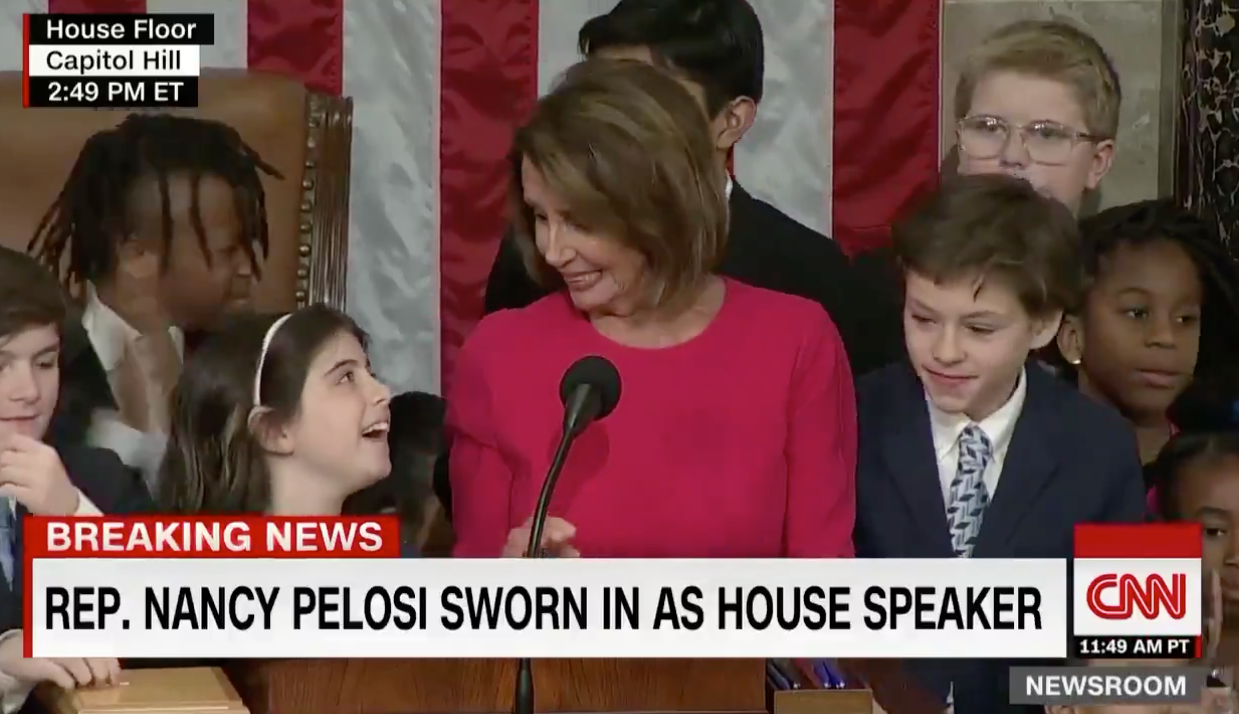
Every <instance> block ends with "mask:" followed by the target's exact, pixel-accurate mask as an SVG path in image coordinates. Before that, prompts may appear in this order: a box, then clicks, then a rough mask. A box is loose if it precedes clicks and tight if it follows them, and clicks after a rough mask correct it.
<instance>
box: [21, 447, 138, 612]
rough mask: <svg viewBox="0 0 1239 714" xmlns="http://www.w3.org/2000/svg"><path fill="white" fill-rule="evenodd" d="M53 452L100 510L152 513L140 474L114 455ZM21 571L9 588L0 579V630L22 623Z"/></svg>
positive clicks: (91, 450) (101, 451)
mask: <svg viewBox="0 0 1239 714" xmlns="http://www.w3.org/2000/svg"><path fill="white" fill-rule="evenodd" d="M56 451H57V452H58V453H59V454H60V460H61V462H62V463H63V464H64V467H65V471H66V472H67V473H68V474H69V480H71V481H72V482H73V485H75V486H77V487H78V490H80V491H81V492H82V493H83V494H85V495H86V498H89V499H90V501H91V503H94V504H95V506H96V507H98V509H99V510H100V511H103V512H104V513H110V514H115V515H126V514H131V513H152V512H154V510H155V504H154V502H153V501H152V500H151V496H150V493H149V492H148V491H147V490H146V484H144V483H143V482H142V477H141V476H139V475H138V474H137V473H136V472H134V471H133V470H132V469H129V468H127V467H126V466H125V465H124V464H123V463H121V460H120V457H118V456H117V455H116V454H114V453H112V452H111V451H108V450H106V449H96V448H92V447H88V446H58V447H57V448H56ZM25 515H26V510H25V509H24V508H22V507H20V506H19V507H18V508H17V516H18V519H19V522H20V519H21V518H22V517H24V516H25ZM21 532H22V529H21V528H20V527H19V528H18V529H17V544H16V547H17V551H18V553H19V554H20V552H21V540H22V538H21ZM21 570H22V569H21V568H18V569H17V573H16V575H15V577H14V578H13V587H12V588H10V587H9V586H8V584H7V583H5V582H4V578H0V632H5V631H7V630H12V629H16V628H19V627H21V626H22V598H21V592H22V575H23V574H22V572H21Z"/></svg>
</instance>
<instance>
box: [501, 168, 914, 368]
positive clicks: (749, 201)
mask: <svg viewBox="0 0 1239 714" xmlns="http://www.w3.org/2000/svg"><path fill="white" fill-rule="evenodd" d="M718 272H719V273H720V274H722V275H726V276H728V277H731V278H735V279H736V280H739V281H740V282H743V283H748V284H749V285H754V286H756V287H759V288H766V289H768V290H774V291H777V292H781V293H787V294H789V295H797V296H799V297H803V298H808V299H810V300H813V301H815V302H818V303H820V304H821V305H822V307H824V308H826V312H827V313H829V314H830V317H831V319H832V320H834V322H835V326H836V327H837V328H838V329H839V335H840V337H842V338H843V344H844V347H845V348H846V349H847V353H848V360H849V362H850V363H851V367H852V373H853V374H854V375H861V374H864V373H866V372H869V371H872V370H874V369H877V368H879V367H882V366H885V365H887V364H889V363H890V362H892V361H894V360H896V359H898V358H899V357H900V355H902V354H903V337H902V332H901V331H900V327H899V321H898V320H897V319H896V320H894V321H892V319H891V314H892V313H891V307H890V305H889V304H887V303H888V300H889V298H887V297H886V295H885V293H883V292H881V291H879V290H876V289H874V287H873V286H871V285H868V284H866V283H865V282H864V281H862V280H860V279H858V278H857V276H856V275H855V274H854V272H853V270H852V268H851V265H850V264H849V263H848V259H847V256H845V255H844V254H843V252H842V251H841V250H839V246H838V245H836V244H835V242H834V241H832V240H830V239H829V238H826V237H825V236H823V235H821V234H820V233H817V232H816V231H814V230H812V229H810V228H808V227H806V226H803V225H801V224H800V223H797V222H796V221H795V220H794V219H792V218H791V217H790V216H788V215H787V214H785V213H782V212H781V211H779V210H778V209H777V208H775V207H774V206H772V205H770V204H769V203H766V202H765V201H762V200H759V199H757V198H754V197H753V196H752V195H751V194H749V193H748V192H747V191H745V190H744V189H743V188H742V187H741V186H740V185H739V184H734V185H733V187H732V191H731V235H730V237H729V239H728V245H727V253H726V255H725V256H724V258H723V263H722V265H721V266H720V267H719V271H718ZM547 292H548V291H547V290H545V289H542V288H540V287H539V286H538V285H536V284H535V283H534V282H533V281H532V280H531V279H530V278H529V275H528V274H527V273H526V272H525V267H524V265H523V263H522V262H521V257H520V253H519V251H518V250H517V248H516V245H515V242H514V240H513V238H512V236H511V235H510V234H509V235H508V236H506V237H505V238H504V240H503V242H502V243H501V244H500V248H499V255H498V257H497V258H496V260H495V265H494V267H493V268H492V269H491V273H490V278H489V280H488V281H487V283H486V312H487V314H489V313H492V312H495V311H497V310H503V309H508V308H519V307H525V306H526V305H529V304H531V303H533V302H535V301H536V300H538V299H539V298H541V297H543V296H545V295H546V294H547Z"/></svg>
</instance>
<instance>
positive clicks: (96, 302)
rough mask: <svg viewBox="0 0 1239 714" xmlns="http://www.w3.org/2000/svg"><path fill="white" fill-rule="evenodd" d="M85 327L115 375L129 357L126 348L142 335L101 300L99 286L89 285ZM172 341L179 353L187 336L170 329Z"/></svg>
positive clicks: (103, 361) (84, 320) (92, 342)
mask: <svg viewBox="0 0 1239 714" xmlns="http://www.w3.org/2000/svg"><path fill="white" fill-rule="evenodd" d="M82 326H83V327H84V328H86V335H87V336H88V337H89V338H90V345H91V347H93V348H94V350H95V354H97V355H98V356H99V362H100V363H101V364H102V365H103V369H104V371H105V372H111V371H113V370H115V369H116V367H117V366H118V365H119V364H120V361H121V358H123V357H124V355H125V345H126V344H132V343H133V342H135V341H137V339H138V338H140V337H141V336H142V333H141V332H139V331H138V330H137V329H136V328H134V327H133V326H132V325H130V324H129V323H128V322H126V321H125V318H123V317H121V316H120V315H119V314H117V313H116V311H115V310H113V309H112V308H110V307H108V306H107V305H105V304H104V302H103V301H102V300H100V299H99V293H98V291H96V290H95V286H94V285H92V284H90V283H87V284H86V309H85V310H84V311H83V312H82ZM169 332H170V333H171V334H172V341H173V342H174V343H175V344H176V347H177V350H178V351H180V350H183V349H184V347H183V345H184V337H183V336H182V334H181V331H180V330H179V329H177V328H175V327H172V328H169Z"/></svg>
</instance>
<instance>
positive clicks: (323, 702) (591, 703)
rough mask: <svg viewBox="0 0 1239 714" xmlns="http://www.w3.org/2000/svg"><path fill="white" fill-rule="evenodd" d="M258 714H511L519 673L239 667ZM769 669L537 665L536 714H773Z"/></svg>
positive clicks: (463, 665) (233, 670)
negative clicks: (768, 693)
mask: <svg viewBox="0 0 1239 714" xmlns="http://www.w3.org/2000/svg"><path fill="white" fill-rule="evenodd" d="M226 669H227V672H228V676H229V679H231V680H232V683H233V684H234V685H235V686H236V688H237V690H238V691H239V692H240V694H241V698H242V699H243V700H244V701H245V704H246V705H247V706H248V707H249V710H250V712H251V713H252V714H304V713H305V712H314V714H345V713H346V712H347V714H359V713H361V714H421V713H423V712H425V713H426V714H430V713H432V712H433V713H434V714H449V713H451V712H469V713H472V714H492V713H500V714H506V713H507V712H510V711H512V695H513V691H514V683H515V677H516V663H515V662H514V661H512V660H498V659H476V660H444V659H418V660H407V659H406V660H399V659H351V660H274V661H272V660H268V661H252V662H236V663H235V664H233V665H230V666H228V667H227V668H226ZM765 672H766V668H765V662H764V661H763V660H757V659H754V660H626V659H573V660H567V659H564V660H535V661H534V663H533V677H534V693H535V696H536V702H535V707H536V710H537V711H538V712H727V713H733V712H734V713H736V714H740V713H744V714H752V713H754V712H765V711H766V689H765V682H766V675H765Z"/></svg>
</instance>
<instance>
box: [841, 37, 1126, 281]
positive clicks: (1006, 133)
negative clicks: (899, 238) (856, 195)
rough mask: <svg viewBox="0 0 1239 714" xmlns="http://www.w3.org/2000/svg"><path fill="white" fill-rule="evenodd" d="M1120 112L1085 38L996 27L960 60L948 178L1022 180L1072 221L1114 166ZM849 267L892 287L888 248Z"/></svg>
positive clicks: (1111, 78)
mask: <svg viewBox="0 0 1239 714" xmlns="http://www.w3.org/2000/svg"><path fill="white" fill-rule="evenodd" d="M1121 103H1122V90H1121V89H1120V86H1119V76H1118V72H1117V71H1116V70H1115V69H1114V64H1113V63H1112V62H1111V61H1110V58H1109V57H1108V56H1107V55H1106V53H1105V50H1103V49H1102V48H1101V45H1100V44H1099V43H1098V42H1097V40H1096V39H1094V38H1093V36H1092V35H1090V34H1088V33H1087V32H1084V31H1083V30H1080V29H1079V28H1076V27H1074V26H1073V25H1069V24H1067V23H1065V22H1059V21H1046V20H1021V21H1019V22H1014V23H1011V24H1010V25H1006V26H1004V27H1001V28H999V29H998V30H996V31H995V32H994V33H993V34H991V35H989V36H988V37H986V38H985V39H984V40H982V41H981V44H980V45H979V46H978V47H977V48H976V50H974V51H973V52H972V53H971V54H970V55H969V56H968V59H967V60H966V61H965V62H964V66H963V68H962V71H961V73H960V77H959V83H958V84H957V85H956V88H955V99H954V107H955V117H956V127H955V136H956V144H955V148H954V150H953V151H954V152H955V153H957V154H958V157H957V158H958V162H959V163H958V172H959V173H960V174H963V175H969V174H996V173H1002V174H1009V175H1011V176H1015V177H1017V178H1021V179H1024V180H1025V181H1028V182H1029V183H1030V184H1032V185H1033V187H1035V188H1036V189H1037V190H1038V191H1040V192H1041V193H1042V194H1044V195H1046V196H1051V197H1053V198H1056V199H1058V200H1059V201H1060V202H1062V203H1063V204H1065V205H1066V206H1067V207H1068V208H1069V209H1071V212H1072V213H1075V214H1078V213H1079V212H1080V204H1081V203H1083V201H1084V196H1085V194H1086V193H1088V192H1089V191H1092V190H1094V189H1096V188H1097V186H1098V184H1100V183H1101V179H1102V178H1103V177H1104V176H1105V175H1106V173H1107V172H1109V170H1110V166H1111V164H1112V163H1113V162H1114V150H1115V147H1114V137H1115V135H1116V133H1117V132H1118V124H1119V106H1120V104H1121ZM944 178H945V177H944ZM948 180H949V179H948ZM855 266H856V269H857V272H858V273H860V274H861V276H862V277H864V278H866V279H868V280H870V281H872V282H875V283H878V284H881V285H884V286H886V287H887V288H888V289H891V290H896V289H897V288H898V286H899V280H900V277H901V276H900V273H899V271H898V270H897V269H896V266H895V265H894V260H893V256H892V253H891V251H890V249H888V248H880V249H878V250H875V251H870V252H868V253H864V254H862V255H860V256H857V258H856V261H855Z"/></svg>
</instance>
